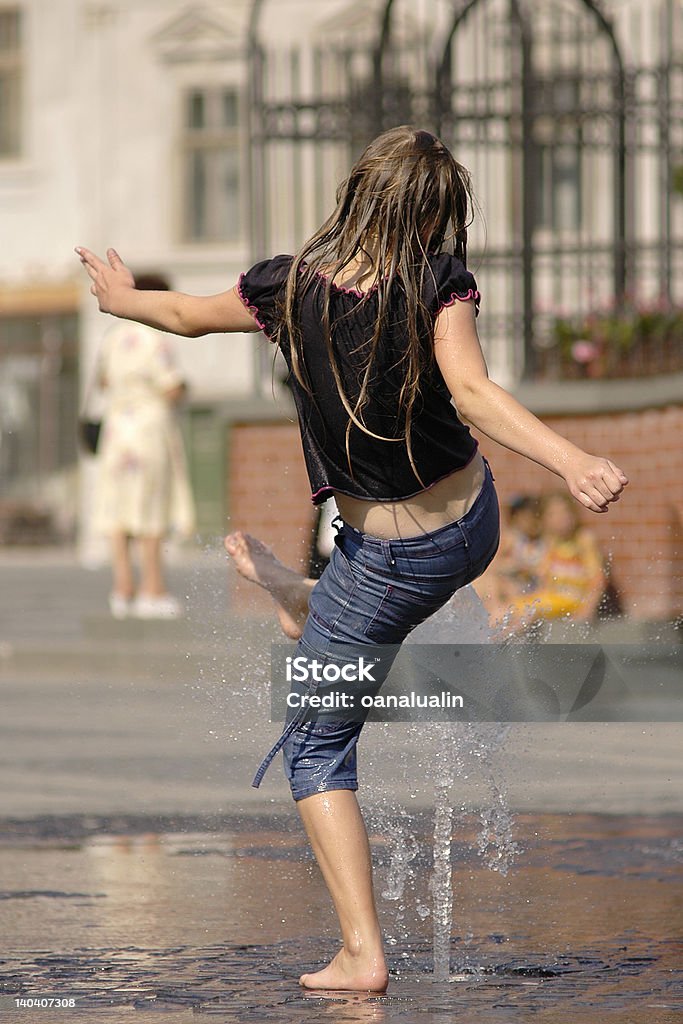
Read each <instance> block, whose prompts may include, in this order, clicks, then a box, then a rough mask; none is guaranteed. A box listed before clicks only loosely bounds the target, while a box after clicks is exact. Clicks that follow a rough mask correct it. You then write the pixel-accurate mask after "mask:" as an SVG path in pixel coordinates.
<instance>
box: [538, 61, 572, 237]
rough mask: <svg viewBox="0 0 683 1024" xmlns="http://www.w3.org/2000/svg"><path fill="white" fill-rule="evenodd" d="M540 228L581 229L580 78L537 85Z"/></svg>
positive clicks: (568, 77) (562, 78) (549, 79)
mask: <svg viewBox="0 0 683 1024" xmlns="http://www.w3.org/2000/svg"><path fill="white" fill-rule="evenodd" d="M534 86H535V87H534V99H533V103H534V113H535V114H536V120H535V125H534V129H535V130H534V135H535V142H536V147H535V154H534V155H535V168H534V170H535V175H534V178H535V182H534V184H535V199H536V224H537V225H538V226H539V227H543V228H549V229H551V230H552V231H577V230H578V229H579V228H580V226H581V204H582V195H581V151H582V137H581V127H580V125H581V106H580V99H579V81H578V79H577V78H575V77H574V76H563V77H556V78H538V79H537V80H536V82H535V83H534Z"/></svg>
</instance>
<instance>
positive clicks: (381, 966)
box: [299, 946, 389, 992]
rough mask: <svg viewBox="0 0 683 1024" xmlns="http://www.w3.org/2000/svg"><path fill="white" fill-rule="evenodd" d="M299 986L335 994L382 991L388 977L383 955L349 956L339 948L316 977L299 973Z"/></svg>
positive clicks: (317, 972)
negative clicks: (332, 991) (334, 992)
mask: <svg viewBox="0 0 683 1024" xmlns="http://www.w3.org/2000/svg"><path fill="white" fill-rule="evenodd" d="M299 984H300V985H303V987H304V988H310V989H333V990H334V991H336V992H340V991H345V992H385V991H386V988H387V985H388V984H389V974H388V971H387V965H386V962H385V960H384V954H383V953H381V952H380V953H379V955H377V956H372V955H368V954H365V955H362V956H351V955H350V953H348V952H347V951H346V949H344V947H343V946H342V948H341V949H340V950H339V952H338V953H337V955H336V956H335V958H334V960H332V962H331V963H329V964H328V965H327V967H324V968H323V969H322V971H316V972H315V974H302V975H301V977H300V978H299Z"/></svg>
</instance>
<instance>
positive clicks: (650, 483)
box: [228, 406, 683, 620]
mask: <svg viewBox="0 0 683 1024" xmlns="http://www.w3.org/2000/svg"><path fill="white" fill-rule="evenodd" d="M541 418H542V419H543V420H544V422H546V423H548V424H549V426H551V427H552V428H553V429H554V430H557V431H558V433H560V434H563V435H564V436H566V437H568V438H569V439H570V440H572V441H573V442H574V443H575V444H577V445H579V447H581V448H584V449H585V450H587V451H589V452H591V453H593V454H596V455H606V456H607V457H609V458H610V459H612V461H614V462H615V463H616V464H617V465H618V466H619V467H620V468H621V469H623V470H624V472H625V473H626V475H627V476H628V477H629V479H630V483H629V486H628V487H627V488H626V490H625V492H624V494H623V496H622V498H621V500H620V501H619V502H616V503H615V504H613V505H611V506H610V510H609V512H607V513H606V514H601V515H598V514H595V513H592V512H589V511H588V510H585V511H582V512H581V518H582V520H583V521H584V522H585V523H586V525H589V526H590V527H591V528H592V529H593V530H594V532H595V534H596V536H597V538H598V541H599V543H600V545H601V547H602V550H603V551H604V553H605V554H606V555H608V556H609V557H610V558H611V561H612V573H613V579H614V582H615V584H616V586H617V588H618V591H619V594H620V597H621V600H622V603H623V606H624V611H625V612H626V613H627V614H629V615H631V616H633V617H634V618H636V619H644V620H652V619H667V618H673V617H675V616H676V615H677V614H681V612H683V407H682V406H669V407H665V408H662V409H647V410H644V411H639V412H628V413H608V414H605V415H586V416H576V415H571V416H542V417H541ZM474 433H475V435H476V431H474ZM479 441H480V444H481V450H482V452H483V454H484V455H485V456H486V457H487V458H488V459H489V461H490V463H491V466H492V469H493V472H494V475H495V477H496V487H497V489H498V495H499V498H500V501H501V505H503V506H504V505H505V504H506V502H507V501H508V500H509V498H510V497H511V496H512V495H514V494H520V493H525V492H528V493H533V494H542V493H545V492H547V491H549V490H556V489H558V488H560V489H561V488H562V487H563V486H564V485H563V483H562V481H561V480H560V479H559V477H556V476H554V475H553V474H551V473H549V472H548V471H547V470H545V469H542V468H541V467H540V466H537V465H536V464H535V463H532V462H529V461H528V460H527V459H524V458H522V457H521V456H519V455H515V454H514V453H512V452H509V451H508V450H507V449H505V448H502V447H501V446H500V445H498V444H496V443H495V442H493V441H490V440H489V439H488V438H486V437H482V436H479ZM229 452H230V454H229V460H230V463H229V469H228V480H229V483H228V493H229V504H228V507H229V509H230V527H231V528H232V529H247V530H249V532H251V533H254V534H255V535H256V536H258V537H261V538H262V539H263V540H265V541H266V542H267V543H268V544H270V545H271V546H272V547H273V549H274V550H275V552H276V554H277V555H278V556H279V557H280V558H281V559H282V560H283V561H284V562H286V563H287V564H288V565H292V566H294V567H302V566H304V565H305V561H306V557H307V551H308V545H309V543H310V532H311V528H312V525H313V513H312V507H311V504H310V500H309V493H310V491H309V488H308V480H307V478H306V473H305V469H304V466H303V457H302V454H301V444H300V441H299V435H298V430H297V428H296V426H294V425H292V424H289V423H249V424H235V425H234V426H233V427H232V430H231V443H230V445H229ZM255 590H256V588H253V587H247V586H246V585H245V584H240V585H239V586H237V588H236V589H235V591H234V597H233V599H234V600H236V601H239V605H240V608H241V610H242V609H243V610H245V611H246V610H247V609H249V610H253V611H254V612H255V613H259V614H261V613H263V612H264V611H267V610H268V608H269V602H268V600H267V599H265V598H264V596H263V595H260V594H258V593H254V591H255Z"/></svg>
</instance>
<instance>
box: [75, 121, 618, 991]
mask: <svg viewBox="0 0 683 1024" xmlns="http://www.w3.org/2000/svg"><path fill="white" fill-rule="evenodd" d="M337 198H338V203H337V207H336V209H335V211H334V212H333V213H332V215H331V216H330V218H329V219H328V220H327V221H326V222H325V224H323V226H322V227H321V228H320V230H319V231H317V232H316V234H315V235H313V237H312V238H311V239H309V241H307V242H306V243H305V245H304V246H303V248H302V249H301V250H300V251H299V252H298V253H297V254H296V255H295V256H293V257H292V256H276V257H275V258H273V259H270V260H264V261H263V262H260V263H257V264H256V265H255V266H254V267H252V268H251V269H250V270H249V271H247V273H245V274H243V275H242V276H241V278H240V280H239V282H238V284H237V285H236V286H235V287H234V288H231V289H230V290H228V291H226V292H223V293H221V294H219V295H214V296H208V297H203V298H198V297H193V296H190V295H184V294H178V293H174V292H161V293H158V294H155V293H154V292H139V291H136V289H135V282H134V280H133V277H132V275H131V273H130V271H129V270H128V269H127V267H126V266H125V265H124V264H123V262H122V261H121V259H120V257H119V256H118V255H117V253H116V252H115V251H114V250H112V249H110V250H108V253H107V255H108V262H107V263H105V262H104V261H103V260H101V259H99V258H98V257H97V256H95V255H94V254H93V253H92V252H89V251H88V250H87V249H83V248H78V249H76V252H77V253H78V255H79V256H80V258H81V261H82V263H83V265H84V267H85V269H86V271H87V273H88V274H89V276H90V278H91V279H92V286H91V291H92V293H93V295H95V296H96V297H97V300H98V303H99V308H100V309H101V310H102V311H104V312H108V313H112V314H113V315H114V316H119V317H126V318H128V319H131V320H139V321H141V322H143V323H146V324H150V325H151V326H153V327H158V328H160V329H162V330H166V331H171V332H174V333H176V334H180V335H183V336H185V337H191V338H196V337H199V336H201V335H203V334H209V333H212V332H217V331H226V332H228V331H238V332H243V331H257V330H262V331H264V332H265V333H266V335H268V337H269V338H271V339H272V340H273V342H275V343H276V344H277V345H279V347H280V349H281V351H282V353H283V355H284V357H285V359H286V360H287V362H288V365H289V367H290V371H291V373H290V381H291V387H292V392H293V396H294V400H295V402H296V406H297V412H298V416H299V422H300V428H301V436H302V442H303V449H304V455H305V459H306V465H307V469H308V473H309V477H310V483H311V489H312V499H313V502H314V503H320V502H322V501H324V500H325V499H326V498H327V497H328V496H330V495H334V497H335V499H336V501H337V505H338V508H339V511H340V514H341V517H342V520H343V523H342V526H341V529H340V532H339V533H338V535H337V537H336V540H335V549H334V551H333V552H332V557H331V560H330V564H329V565H328V566H327V568H326V569H325V571H324V573H323V575H322V577H321V579H320V580H319V582H318V583H317V584H316V585H315V586H314V587H313V588H312V589H311V591H310V594H309V598H308V616H307V618H306V622H305V625H304V628H303V634H302V636H301V638H300V639H299V641H298V648H297V655H299V654H301V655H303V656H306V657H309V658H313V657H315V658H316V659H317V660H320V659H321V658H326V657H328V656H330V655H334V652H335V651H336V650H337V649H338V647H339V646H340V645H344V644H354V645H355V646H357V645H358V644H373V645H376V644H400V643H401V642H402V640H403V639H404V638H405V637H406V635H407V634H408V633H409V632H410V630H412V629H413V628H414V627H415V626H416V625H417V624H418V623H420V622H421V621H423V620H424V619H425V618H427V617H428V616H429V615H431V614H432V613H433V612H435V611H436V610H437V609H438V608H440V607H441V606H442V605H443V604H445V603H446V602H447V601H448V599H449V598H450V597H451V596H452V595H453V593H454V592H455V591H456V590H457V589H459V588H460V587H463V586H465V584H467V583H469V582H471V581H472V580H473V579H475V578H476V577H477V576H479V575H480V574H481V573H482V572H483V571H484V569H485V568H486V566H487V565H488V564H489V563H490V562H491V560H492V558H493V556H494V554H495V552H496V549H497V547H498V541H499V510H498V502H497V498H496V492H495V489H494V486H493V476H492V473H491V469H490V467H489V465H488V463H487V462H486V460H485V459H484V458H482V456H481V454H480V453H479V451H478V447H477V441H476V440H475V439H474V438H473V437H472V435H471V434H470V431H469V429H468V427H467V426H465V425H464V424H463V423H462V421H461V419H460V418H459V416H458V412H460V413H461V414H462V415H463V417H464V418H466V419H467V420H468V421H469V422H471V423H473V424H474V425H475V426H476V427H477V428H478V429H479V430H480V431H482V432H483V433H484V434H487V435H488V436H489V437H491V438H493V439H494V440H496V441H498V442H499V443H501V444H503V445H505V446H506V447H508V448H509V449H511V450H512V451H515V452H518V453H520V454H522V455H524V456H526V457H527V458H529V459H532V460H534V461H535V462H538V463H540V464H541V465H542V466H545V467H546V468H547V469H549V470H550V471H551V472H553V473H556V474H557V475H558V476H560V477H561V478H562V479H563V480H564V481H565V484H566V486H567V488H568V489H569V492H570V494H571V495H572V496H573V498H574V499H575V500H576V501H578V502H580V503H581V504H582V505H584V507H586V508H588V509H590V510H591V511H593V512H596V513H604V512H606V511H607V509H608V506H609V503H610V502H612V501H615V500H617V499H618V497H619V494H620V492H621V491H622V489H623V487H624V486H625V484H626V483H627V479H626V477H625V475H624V474H623V473H622V472H621V470H620V469H619V468H618V467H617V466H615V465H614V463H612V462H610V460H609V459H606V458H600V457H597V456H594V455H590V454H588V453H586V452H584V451H582V450H581V449H579V448H577V447H576V446H575V445H573V444H571V443H570V442H569V441H566V440H565V439H564V438H562V437H560V436H558V435H557V434H556V433H554V432H553V431H552V430H550V429H549V428H548V427H546V426H545V425H544V424H543V423H541V422H540V421H539V420H538V419H536V417H535V416H533V415H532V414H531V413H529V412H528V411H527V410H526V409H525V408H524V407H522V406H521V405H520V404H519V403H518V402H517V401H515V399H514V398H512V397H511V396H510V395H509V394H508V393H507V392H505V391H504V390H503V389H502V388H500V387H498V385H497V384H494V383H493V381H491V380H489V377H488V373H487V368H486V363H485V361H484V357H483V354H482V351H481V347H480V344H479V339H478V337H477V331H476V327H475V315H476V313H477V307H478V304H479V292H478V291H477V286H476V283H475V280H474V278H473V277H472V275H471V274H470V273H469V271H468V270H467V269H466V255H467V252H466V242H467V225H468V223H469V212H470V209H471V200H472V196H471V191H470V182H469V175H468V173H467V171H466V170H465V169H464V168H463V167H462V166H461V165H460V164H459V163H457V161H456V160H455V159H454V157H453V156H452V155H451V153H450V152H449V151H448V149H447V148H446V146H445V145H444V144H443V143H442V142H441V141H440V140H439V139H437V138H435V137H434V136H433V135H431V134H430V133H429V132H427V131H422V130H418V129H415V128H412V127H410V126H402V127H399V128H393V129H391V130H390V131H387V132H385V133H384V134H383V135H381V136H379V138H377V139H376V140H375V141H374V142H372V143H371V144H370V145H369V146H368V148H367V149H366V150H365V152H364V153H363V154H362V156H361V157H360V159H359V160H358V162H357V163H356V164H355V166H354V167H353V169H352V171H351V173H350V175H349V177H348V178H347V180H346V181H345V182H344V183H343V184H342V185H341V186H340V188H339V191H338V197H337ZM447 243H452V248H453V250H454V252H453V254H451V252H450V251H448V250H447V248H446V244H447ZM451 397H452V398H453V399H454V400H455V407H454V406H453V405H452V404H451ZM456 408H457V410H458V411H456ZM360 728H361V726H360V724H359V723H357V722H345V721H343V720H338V721H330V720H329V719H326V720H325V722H324V723H322V722H316V721H308V722H305V723H302V722H301V721H300V720H298V721H297V718H296V716H295V717H294V718H293V719H292V720H291V721H290V722H289V723H288V724H287V726H286V728H285V732H284V733H283V736H282V737H281V738H280V740H279V741H278V744H276V746H275V748H273V750H272V751H271V752H270V754H269V755H268V757H267V758H266V760H265V762H264V764H263V765H262V766H261V768H260V769H259V772H258V773H257V777H256V779H255V784H256V785H258V783H259V782H260V780H261V777H262V775H263V772H264V771H265V769H266V767H267V765H268V763H269V762H270V760H271V759H272V757H273V755H274V753H275V752H276V751H277V750H278V749H280V748H281V747H282V748H284V759H285V768H286V771H287V776H288V779H289V782H290V785H291V788H292V794H293V796H294V799H295V800H296V801H297V806H298V808H299V811H300V813H301V817H302V819H303V821H304V824H305V827H306V830H307V832H308V835H309V838H310V840H311V843H312V846H313V849H314V852H315V855H316V857H317V859H318V863H319V865H320V868H321V870H322V873H323V876H324V878H325V881H326V883H327V886H328V888H329V890H330V893H331V896H332V899H333V901H334V905H335V909H336V911H337V914H338V917H339V923H340V926H341V932H342V938H343V945H342V948H341V950H340V952H339V953H338V954H337V955H336V956H335V957H334V959H333V960H332V962H331V963H330V964H329V965H328V966H327V967H325V968H324V969H323V970H321V971H318V972H317V973H315V974H304V975H302V977H301V979H300V981H301V984H302V985H304V986H305V987H307V988H314V989H346V990H354V989H355V990H372V991H383V990H384V989H385V988H386V986H387V981H388V975H387V967H386V961H385V958H384V952H383V947H382V940H381V935H380V928H379V923H378V920H377V912H376V909H375V902H374V896H373V887H372V873H371V862H370V851H369V846H368V840H367V833H366V831H365V826H364V823H363V819H362V817H361V813H360V810H359V807H358V803H357V801H356V797H355V790H356V789H357V780H356V741H357V739H358V734H359V732H360Z"/></svg>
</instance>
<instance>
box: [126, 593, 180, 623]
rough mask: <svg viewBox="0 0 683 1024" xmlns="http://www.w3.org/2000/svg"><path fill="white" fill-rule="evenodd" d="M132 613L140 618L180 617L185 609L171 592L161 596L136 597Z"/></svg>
mask: <svg viewBox="0 0 683 1024" xmlns="http://www.w3.org/2000/svg"><path fill="white" fill-rule="evenodd" d="M132 614H133V615H135V616H136V618H138V619H180V618H182V616H183V609H182V607H181V605H180V602H179V601H178V600H176V598H175V597H173V596H172V595H171V594H163V595H162V596H161V597H146V596H145V595H144V594H143V595H140V596H139V597H136V599H135V601H134V602H133V607H132Z"/></svg>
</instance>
